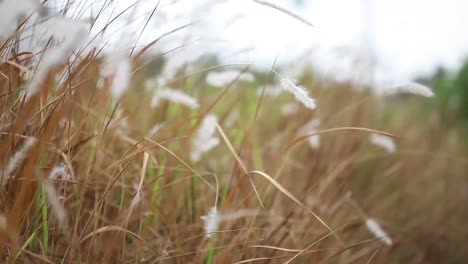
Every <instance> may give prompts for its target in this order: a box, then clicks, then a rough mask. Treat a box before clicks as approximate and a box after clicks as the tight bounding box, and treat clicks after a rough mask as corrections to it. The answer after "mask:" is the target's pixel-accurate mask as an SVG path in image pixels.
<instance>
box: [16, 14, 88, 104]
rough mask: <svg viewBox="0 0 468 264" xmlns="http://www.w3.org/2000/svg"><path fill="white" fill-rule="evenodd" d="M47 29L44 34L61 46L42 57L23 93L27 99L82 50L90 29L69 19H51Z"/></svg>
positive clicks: (53, 48) (52, 48)
mask: <svg viewBox="0 0 468 264" xmlns="http://www.w3.org/2000/svg"><path fill="white" fill-rule="evenodd" d="M45 27H46V31H45V32H44V34H45V35H46V36H48V37H53V38H54V40H55V41H57V42H59V41H60V42H61V44H58V45H57V46H55V47H51V48H49V49H47V50H46V51H45V52H44V54H43V55H42V56H41V61H40V63H39V65H38V67H37V69H36V72H35V73H34V75H33V77H32V79H31V81H30V82H29V84H28V86H27V89H25V90H24V92H23V93H26V96H27V97H26V99H29V98H30V97H31V96H33V95H34V94H36V93H37V92H39V89H40V87H41V86H42V83H43V82H44V81H45V79H46V78H47V75H48V74H49V72H50V71H51V70H52V69H54V68H55V67H57V66H59V65H61V64H64V63H66V62H67V61H68V59H69V58H70V56H71V55H72V53H73V51H75V50H76V49H78V48H80V47H81V45H82V44H83V43H84V42H85V41H86V39H87V36H88V28H87V26H86V25H85V24H83V23H80V22H78V21H74V20H72V19H68V18H63V17H54V18H51V19H49V20H48V21H47V22H46V25H45Z"/></svg>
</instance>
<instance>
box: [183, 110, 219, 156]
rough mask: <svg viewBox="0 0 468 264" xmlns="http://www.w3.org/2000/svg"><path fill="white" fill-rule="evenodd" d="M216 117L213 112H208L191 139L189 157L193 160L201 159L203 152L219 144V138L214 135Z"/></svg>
mask: <svg viewBox="0 0 468 264" xmlns="http://www.w3.org/2000/svg"><path fill="white" fill-rule="evenodd" d="M217 122H218V118H217V117H216V115H214V114H208V115H207V116H206V117H205V118H204V119H203V121H202V122H201V125H200V128H198V130H197V132H196V134H195V137H194V138H193V140H192V152H190V159H191V160H192V161H193V162H198V161H200V160H201V156H202V154H203V153H205V152H208V151H210V150H211V149H212V148H214V147H216V146H217V145H218V144H219V138H217V137H215V136H214V133H215V131H216V123H217Z"/></svg>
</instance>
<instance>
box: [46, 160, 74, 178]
mask: <svg viewBox="0 0 468 264" xmlns="http://www.w3.org/2000/svg"><path fill="white" fill-rule="evenodd" d="M56 179H62V180H64V181H71V180H72V177H71V175H70V173H68V171H67V167H66V166H65V164H63V163H60V164H58V165H57V166H55V167H54V168H53V169H52V170H51V171H50V173H49V180H56Z"/></svg>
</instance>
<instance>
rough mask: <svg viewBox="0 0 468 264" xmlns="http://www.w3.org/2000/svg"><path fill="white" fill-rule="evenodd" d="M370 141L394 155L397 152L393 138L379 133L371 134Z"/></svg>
mask: <svg viewBox="0 0 468 264" xmlns="http://www.w3.org/2000/svg"><path fill="white" fill-rule="evenodd" d="M369 140H370V142H371V143H372V144H374V145H376V146H378V147H381V148H383V149H385V150H386V151H387V152H390V153H393V152H395V150H396V145H395V142H394V141H393V139H392V138H391V137H388V136H385V135H381V134H378V133H371V134H370V136H369Z"/></svg>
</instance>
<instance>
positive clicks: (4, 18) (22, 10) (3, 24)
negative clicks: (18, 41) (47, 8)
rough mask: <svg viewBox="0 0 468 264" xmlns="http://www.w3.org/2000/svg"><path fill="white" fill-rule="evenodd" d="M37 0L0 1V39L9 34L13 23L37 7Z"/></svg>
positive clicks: (14, 24)
mask: <svg viewBox="0 0 468 264" xmlns="http://www.w3.org/2000/svg"><path fill="white" fill-rule="evenodd" d="M39 6H40V5H39V1H38V0H21V1H17V0H3V1H2V2H0V29H1V31H0V39H1V38H2V37H4V36H6V35H8V34H10V32H11V30H12V28H13V26H16V25H17V24H16V23H15V22H16V21H17V20H18V19H19V18H21V17H22V16H26V15H28V14H30V13H32V12H34V11H35V10H37V8H39Z"/></svg>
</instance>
